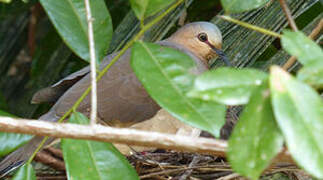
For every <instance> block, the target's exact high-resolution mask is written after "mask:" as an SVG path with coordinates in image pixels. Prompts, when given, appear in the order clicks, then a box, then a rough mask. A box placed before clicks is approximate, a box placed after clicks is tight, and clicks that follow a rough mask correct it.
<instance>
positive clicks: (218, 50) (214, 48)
mask: <svg viewBox="0 0 323 180" xmlns="http://www.w3.org/2000/svg"><path fill="white" fill-rule="evenodd" d="M212 49H213V51H214V52H215V53H216V54H217V55H218V56H219V57H220V59H221V60H222V61H223V62H224V63H225V64H226V65H227V66H232V64H231V63H230V61H229V59H228V57H227V55H225V54H224V52H223V51H222V50H221V49H217V48H216V47H212Z"/></svg>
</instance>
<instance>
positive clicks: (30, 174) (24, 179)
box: [12, 164, 36, 180]
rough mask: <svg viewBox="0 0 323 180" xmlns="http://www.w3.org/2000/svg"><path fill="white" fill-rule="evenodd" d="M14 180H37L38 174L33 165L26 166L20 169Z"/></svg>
mask: <svg viewBox="0 0 323 180" xmlns="http://www.w3.org/2000/svg"><path fill="white" fill-rule="evenodd" d="M12 180H36V173H35V171H34V169H33V166H32V165H31V164H24V165H23V166H21V167H20V168H19V170H18V171H17V173H16V174H15V175H14V176H13V178H12Z"/></svg>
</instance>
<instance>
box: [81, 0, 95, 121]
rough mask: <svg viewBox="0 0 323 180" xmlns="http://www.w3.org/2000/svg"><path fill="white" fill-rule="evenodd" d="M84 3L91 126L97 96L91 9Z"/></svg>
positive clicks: (87, 0) (87, 3)
mask: <svg viewBox="0 0 323 180" xmlns="http://www.w3.org/2000/svg"><path fill="white" fill-rule="evenodd" d="M84 1H85V9H86V16H87V23H88V38H89V49H90V58H91V86H92V90H91V116H90V117H91V124H92V125H94V124H96V115H97V94H96V88H97V86H96V59H95V44H94V37H93V36H94V35H93V24H92V22H93V19H92V15H91V8H90V2H89V0H84Z"/></svg>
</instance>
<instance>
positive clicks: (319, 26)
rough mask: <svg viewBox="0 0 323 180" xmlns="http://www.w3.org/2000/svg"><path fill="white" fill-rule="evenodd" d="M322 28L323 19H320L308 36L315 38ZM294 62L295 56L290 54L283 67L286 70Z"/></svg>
mask: <svg viewBox="0 0 323 180" xmlns="http://www.w3.org/2000/svg"><path fill="white" fill-rule="evenodd" d="M322 28H323V19H321V20H320V22H319V23H318V25H317V26H316V27H315V28H314V29H313V30H312V32H311V34H310V35H309V36H308V37H309V38H311V39H315V38H316V37H317V35H319V34H320V32H321V30H322ZM295 62H296V57H295V56H292V57H290V58H289V59H288V61H287V62H286V63H285V64H284V66H283V69H285V70H288V69H289V68H290V67H292V66H293V64H294V63H295Z"/></svg>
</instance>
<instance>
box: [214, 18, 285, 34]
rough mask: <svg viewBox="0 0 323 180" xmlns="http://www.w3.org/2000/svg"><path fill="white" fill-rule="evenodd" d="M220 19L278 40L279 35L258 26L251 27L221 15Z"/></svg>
mask: <svg viewBox="0 0 323 180" xmlns="http://www.w3.org/2000/svg"><path fill="white" fill-rule="evenodd" d="M219 17H220V18H221V19H224V20H226V21H229V22H232V23H235V24H238V25H240V26H242V27H245V28H248V29H251V30H254V31H257V32H260V33H263V34H266V35H269V36H273V37H276V38H280V37H281V35H280V34H278V33H276V32H274V31H270V30H268V29H265V28H262V27H259V26H255V25H252V24H249V23H247V22H243V21H240V20H237V19H234V18H232V17H230V16H224V15H221V16H219Z"/></svg>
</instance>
